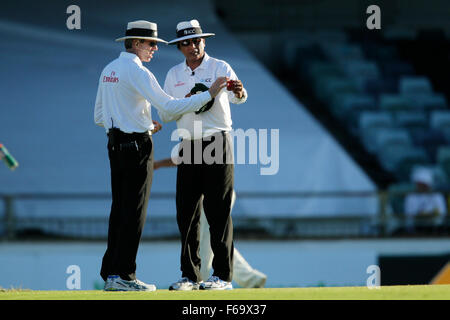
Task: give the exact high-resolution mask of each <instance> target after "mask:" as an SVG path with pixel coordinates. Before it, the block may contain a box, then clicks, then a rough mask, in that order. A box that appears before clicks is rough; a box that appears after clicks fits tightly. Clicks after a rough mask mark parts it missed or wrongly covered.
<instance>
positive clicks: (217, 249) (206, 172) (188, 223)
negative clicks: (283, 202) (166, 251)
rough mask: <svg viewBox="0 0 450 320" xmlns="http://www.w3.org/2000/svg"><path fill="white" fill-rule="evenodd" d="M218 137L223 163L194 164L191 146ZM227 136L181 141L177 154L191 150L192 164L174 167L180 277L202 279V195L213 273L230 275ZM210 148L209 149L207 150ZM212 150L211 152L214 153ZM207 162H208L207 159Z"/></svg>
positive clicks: (230, 171)
mask: <svg viewBox="0 0 450 320" xmlns="http://www.w3.org/2000/svg"><path fill="white" fill-rule="evenodd" d="M218 137H219V138H221V139H220V140H221V141H223V143H221V146H220V148H221V150H220V152H222V153H223V161H221V162H222V163H212V164H207V163H205V161H204V159H202V161H201V163H198V164H195V163H194V153H195V152H194V148H196V146H195V145H196V144H197V148H198V149H197V150H201V152H203V151H205V148H208V146H210V144H211V143H214V142H215V139H216V138H218ZM229 139H230V137H229V134H227V133H219V134H215V135H214V136H213V137H212V139H211V141H206V140H205V139H203V140H200V139H199V140H192V141H191V140H183V141H182V143H181V149H180V157H181V158H184V159H186V157H183V155H184V153H185V152H186V150H187V149H189V150H191V157H190V158H191V163H190V164H189V163H181V164H179V165H178V170H177V194H176V206H177V223H178V228H179V230H180V234H181V271H182V277H188V278H189V279H191V280H192V281H196V282H198V281H200V280H206V279H201V275H200V267H201V260H200V255H199V251H200V248H199V244H200V232H199V231H200V230H199V222H200V212H201V211H200V210H199V209H200V206H201V203H200V201H201V196H202V195H203V196H204V199H203V208H204V211H205V216H206V219H207V220H208V224H209V226H210V233H211V249H212V251H213V253H214V258H213V262H212V267H213V270H214V271H213V275H214V276H217V277H219V278H220V279H222V280H225V281H231V279H232V276H233V251H234V245H233V223H232V220H231V209H232V208H231V203H232V197H233V188H234V165H233V163H226V158H230V153H231V155H232V150H231V149H230V141H229ZM209 150H211V149H209ZM213 153H214V152H213ZM208 163H209V162H208Z"/></svg>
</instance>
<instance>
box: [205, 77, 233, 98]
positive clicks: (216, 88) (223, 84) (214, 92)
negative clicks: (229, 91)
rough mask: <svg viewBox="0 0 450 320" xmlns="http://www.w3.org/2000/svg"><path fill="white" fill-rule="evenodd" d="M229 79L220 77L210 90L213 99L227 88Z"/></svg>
mask: <svg viewBox="0 0 450 320" xmlns="http://www.w3.org/2000/svg"><path fill="white" fill-rule="evenodd" d="M228 80H229V79H228V77H218V78H217V79H216V81H214V83H213V84H212V86H211V87H210V88H209V89H208V91H209V94H210V95H211V98H215V97H216V96H217V95H218V94H219V92H220V90H222V89H223V88H225V87H226V86H227V81H228Z"/></svg>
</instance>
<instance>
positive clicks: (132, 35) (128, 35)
mask: <svg viewBox="0 0 450 320" xmlns="http://www.w3.org/2000/svg"><path fill="white" fill-rule="evenodd" d="M125 39H146V40H154V41H158V42H164V43H167V41H166V40H163V39H160V38H158V26H157V25H156V23H153V22H149V21H145V20H138V21H132V22H128V25H127V31H126V32H125V37H121V38H117V39H116V41H124V40H125Z"/></svg>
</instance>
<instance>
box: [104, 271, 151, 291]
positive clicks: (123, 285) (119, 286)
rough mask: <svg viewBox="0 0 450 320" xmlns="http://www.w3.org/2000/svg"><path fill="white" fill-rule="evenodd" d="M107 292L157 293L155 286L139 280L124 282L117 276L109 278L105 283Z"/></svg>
mask: <svg viewBox="0 0 450 320" xmlns="http://www.w3.org/2000/svg"><path fill="white" fill-rule="evenodd" d="M103 290H105V291H155V290H156V286H155V285H154V284H147V283H144V282H142V281H140V280H138V279H136V280H123V279H122V278H120V277H119V276H117V275H113V276H108V278H107V279H106V282H105V287H104V289H103Z"/></svg>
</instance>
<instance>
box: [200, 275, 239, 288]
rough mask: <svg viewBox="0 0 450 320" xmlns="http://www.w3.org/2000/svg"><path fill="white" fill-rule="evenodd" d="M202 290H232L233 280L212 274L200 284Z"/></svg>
mask: <svg viewBox="0 0 450 320" xmlns="http://www.w3.org/2000/svg"><path fill="white" fill-rule="evenodd" d="M200 289H201V290H231V289H233V285H232V284H231V282H228V281H223V280H221V279H220V278H219V277H216V276H211V277H209V279H208V280H207V281H205V282H203V283H201V284H200Z"/></svg>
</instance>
